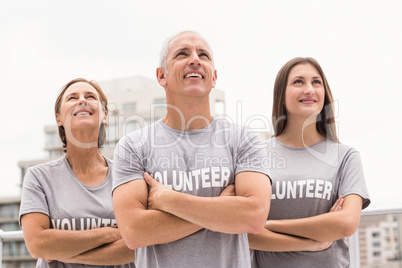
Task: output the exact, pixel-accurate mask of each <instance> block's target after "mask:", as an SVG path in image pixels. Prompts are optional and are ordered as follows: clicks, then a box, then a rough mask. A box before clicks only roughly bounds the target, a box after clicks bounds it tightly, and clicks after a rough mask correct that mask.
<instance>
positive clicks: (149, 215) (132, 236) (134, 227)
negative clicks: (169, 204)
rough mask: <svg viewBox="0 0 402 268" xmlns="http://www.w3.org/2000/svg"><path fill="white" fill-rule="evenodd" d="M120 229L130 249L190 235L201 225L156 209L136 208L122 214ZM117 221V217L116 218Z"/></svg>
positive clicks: (167, 241)
mask: <svg viewBox="0 0 402 268" xmlns="http://www.w3.org/2000/svg"><path fill="white" fill-rule="evenodd" d="M123 217H124V219H121V220H122V221H124V223H122V224H120V226H121V227H120V230H121V234H122V237H123V239H124V241H125V242H126V244H127V246H128V247H129V248H131V249H135V248H140V247H145V246H149V245H156V244H164V243H169V242H172V241H176V240H178V239H181V238H183V237H186V236H188V235H191V234H193V233H195V232H197V231H199V230H201V229H202V227H200V226H197V225H195V224H193V223H190V222H188V221H185V220H183V219H180V218H178V217H176V216H174V215H172V214H169V213H165V212H162V211H158V210H152V209H151V210H145V209H143V210H136V211H135V212H133V213H132V214H131V217H130V215H125V216H123ZM118 222H119V219H118Z"/></svg>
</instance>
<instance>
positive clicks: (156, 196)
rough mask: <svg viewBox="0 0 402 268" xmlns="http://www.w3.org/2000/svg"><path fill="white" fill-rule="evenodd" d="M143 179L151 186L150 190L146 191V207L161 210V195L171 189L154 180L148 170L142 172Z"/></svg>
mask: <svg viewBox="0 0 402 268" xmlns="http://www.w3.org/2000/svg"><path fill="white" fill-rule="evenodd" d="M144 179H145V181H146V183H147V184H148V185H149V186H151V190H150V191H149V193H148V209H155V210H161V209H162V207H161V206H162V204H163V202H162V201H161V199H162V196H163V195H164V194H166V193H168V192H170V191H172V190H170V189H169V188H167V187H166V186H165V185H163V184H162V183H160V182H158V181H157V180H155V179H154V178H153V177H152V176H151V175H149V173H148V172H145V173H144Z"/></svg>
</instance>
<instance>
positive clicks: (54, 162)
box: [28, 156, 65, 173]
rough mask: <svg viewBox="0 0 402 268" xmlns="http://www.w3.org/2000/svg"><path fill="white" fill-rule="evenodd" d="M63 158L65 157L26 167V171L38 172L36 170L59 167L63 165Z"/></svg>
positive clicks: (50, 169) (45, 170)
mask: <svg viewBox="0 0 402 268" xmlns="http://www.w3.org/2000/svg"><path fill="white" fill-rule="evenodd" d="M64 158H65V156H63V157H61V158H58V159H55V160H51V161H49V162H46V163H42V164H38V165H35V166H32V167H30V168H28V171H29V172H32V173H38V172H48V171H52V170H57V169H60V168H61V167H62V166H63V165H64Z"/></svg>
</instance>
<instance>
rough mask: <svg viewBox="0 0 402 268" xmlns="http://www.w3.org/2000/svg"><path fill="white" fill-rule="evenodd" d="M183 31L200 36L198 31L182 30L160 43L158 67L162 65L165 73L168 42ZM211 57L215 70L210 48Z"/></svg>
mask: <svg viewBox="0 0 402 268" xmlns="http://www.w3.org/2000/svg"><path fill="white" fill-rule="evenodd" d="M185 33H193V34H196V35H198V36H200V37H202V36H201V35H200V34H199V33H197V32H195V31H183V32H180V33H178V34H175V35H173V36H171V37H169V38H168V39H166V40H165V42H164V43H163V45H162V48H161V52H160V53H159V67H162V68H163V69H165V71H166V73H167V72H168V69H167V56H168V53H169V48H170V47H169V45H170V42H172V40H173V39H175V38H176V37H178V36H179V35H182V34H185ZM211 57H212V68H213V69H214V70H215V61H214V55H213V53H212V49H211Z"/></svg>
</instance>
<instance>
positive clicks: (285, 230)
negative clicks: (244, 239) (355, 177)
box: [248, 194, 363, 252]
mask: <svg viewBox="0 0 402 268" xmlns="http://www.w3.org/2000/svg"><path fill="white" fill-rule="evenodd" d="M362 202H363V200H362V198H361V197H360V196H358V195H354V194H352V195H348V196H346V197H345V198H342V197H341V198H340V199H338V200H337V202H336V203H335V204H334V206H333V207H332V208H331V210H330V211H329V212H328V213H325V214H321V215H317V216H313V217H308V218H302V219H292V220H269V221H267V223H266V226H265V228H266V230H264V231H263V232H262V233H261V234H258V235H253V234H249V236H248V237H249V243H250V248H253V249H257V250H262V251H277V252H278V251H318V250H323V249H325V248H327V247H329V246H330V245H331V244H332V241H335V240H338V239H341V238H343V237H347V236H351V235H352V234H353V233H354V232H355V231H356V229H357V227H358V225H359V221H360V213H361V208H362ZM334 212H335V213H334Z"/></svg>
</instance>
